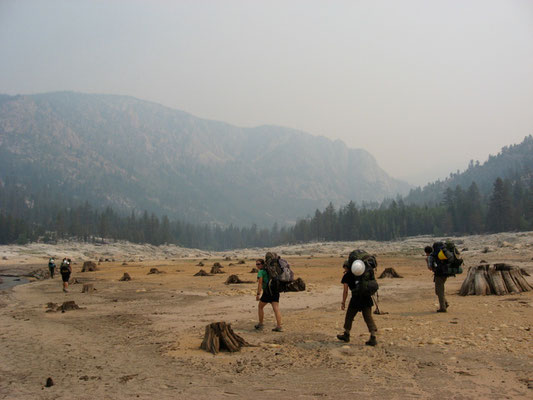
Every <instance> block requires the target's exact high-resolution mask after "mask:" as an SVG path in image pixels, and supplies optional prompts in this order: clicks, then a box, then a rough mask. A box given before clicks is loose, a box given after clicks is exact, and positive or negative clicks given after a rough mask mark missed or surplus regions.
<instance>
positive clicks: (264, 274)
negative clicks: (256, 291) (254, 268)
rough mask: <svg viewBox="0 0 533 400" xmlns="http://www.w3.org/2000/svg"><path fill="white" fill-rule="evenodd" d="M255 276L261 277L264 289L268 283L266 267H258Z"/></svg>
mask: <svg viewBox="0 0 533 400" xmlns="http://www.w3.org/2000/svg"><path fill="white" fill-rule="evenodd" d="M257 278H258V279H259V278H263V290H265V289H266V288H267V285H268V272H267V271H266V269H260V270H259V272H258V273H257Z"/></svg>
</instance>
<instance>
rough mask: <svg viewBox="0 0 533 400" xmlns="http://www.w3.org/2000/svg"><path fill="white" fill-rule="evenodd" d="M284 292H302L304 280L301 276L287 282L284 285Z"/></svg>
mask: <svg viewBox="0 0 533 400" xmlns="http://www.w3.org/2000/svg"><path fill="white" fill-rule="evenodd" d="M285 291H286V292H304V291H305V282H304V281H303V279H302V278H298V279H295V280H293V281H292V282H289V283H287V286H286V287H285Z"/></svg>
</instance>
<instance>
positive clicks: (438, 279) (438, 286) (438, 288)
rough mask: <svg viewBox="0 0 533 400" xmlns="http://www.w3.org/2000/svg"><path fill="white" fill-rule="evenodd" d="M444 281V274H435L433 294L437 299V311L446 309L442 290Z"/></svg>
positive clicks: (444, 295)
mask: <svg viewBox="0 0 533 400" xmlns="http://www.w3.org/2000/svg"><path fill="white" fill-rule="evenodd" d="M445 282H446V277H445V276H435V294H436V295H437V297H438V299H439V309H438V310H437V311H439V312H445V311H446V294H445V291H444V283H445Z"/></svg>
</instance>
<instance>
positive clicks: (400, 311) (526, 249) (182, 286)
mask: <svg viewBox="0 0 533 400" xmlns="http://www.w3.org/2000/svg"><path fill="white" fill-rule="evenodd" d="M456 240H457V241H458V242H460V243H461V244H460V245H459V248H460V249H461V248H468V249H469V250H468V251H465V252H464V256H465V260H466V264H467V266H472V265H477V263H479V261H480V260H481V259H484V260H486V261H488V262H497V261H506V262H509V263H511V264H514V265H518V266H520V267H522V268H524V269H525V270H526V271H528V272H529V273H530V274H532V275H533V261H532V257H533V234H532V233H522V234H501V235H491V236H469V237H463V238H456ZM432 241H433V239H432V238H427V237H425V238H422V237H418V238H410V239H407V240H404V241H398V242H388V243H376V242H357V243H327V244H311V245H302V246H291V247H282V248H277V249H275V250H277V251H278V252H280V253H281V254H283V255H286V258H287V259H288V260H289V261H290V262H291V264H292V266H293V269H294V271H295V273H296V275H297V276H300V277H302V278H303V279H304V281H305V282H306V283H307V286H308V290H307V291H306V292H300V293H286V294H282V298H281V309H282V314H283V325H284V332H282V333H275V332H272V331H271V330H270V329H269V328H271V327H273V326H274V321H273V315H272V311H271V309H267V312H266V325H267V328H268V329H266V330H265V331H263V332H257V331H255V330H254V328H253V325H254V323H255V322H256V312H257V311H256V309H257V302H256V301H255V287H256V286H255V284H253V283H252V284H240V285H225V284H224V281H225V280H226V278H227V276H228V275H229V274H230V273H231V274H232V273H235V274H238V275H239V277H240V278H241V279H243V280H252V281H253V280H255V275H254V274H251V273H250V272H249V271H250V270H251V268H252V267H253V266H254V262H253V260H254V258H256V257H259V256H262V255H264V252H265V249H247V250H243V251H238V252H237V251H235V252H226V253H208V252H201V251H198V250H191V249H181V248H177V247H172V246H166V247H162V248H153V247H151V246H134V245H130V244H125V243H118V244H110V245H103V246H89V245H83V244H73V243H64V244H60V245H57V246H46V245H31V246H22V247H21V246H9V247H0V258H6V259H2V260H0V275H1V274H2V273H6V271H11V272H13V271H15V272H17V271H18V272H20V271H23V270H27V269H33V268H34V267H35V266H36V265H42V266H43V267H44V266H46V261H47V257H48V256H50V255H55V256H56V257H57V258H60V257H63V256H70V257H71V258H72V259H73V260H74V261H75V262H76V264H75V265H74V273H73V277H75V278H77V279H78V280H79V281H81V282H88V283H93V284H94V286H95V288H96V289H97V290H96V292H95V293H93V294H82V293H81V286H82V285H81V284H76V285H72V286H71V288H70V292H69V293H63V292H62V291H61V283H60V279H58V278H55V279H53V280H51V279H46V280H42V281H36V282H32V283H30V284H26V285H20V286H17V287H15V288H13V289H11V290H7V291H4V292H2V294H1V295H0V326H1V329H0V338H1V340H0V360H1V363H0V398H5V399H17V398H20V399H26V398H28V399H29V398H31V399H34V398H39V399H73V398H74V399H94V398H101V399H131V398H142V399H147V398H158V399H159V398H162V399H166V398H168V399H175V398H187V399H203V398H211V399H217V398H243V399H245V398H246V399H247V398H252V397H253V398H258V399H271V398H303V399H305V398H335V399H344V398H354V397H362V398H384V399H393V398H402V399H405V398H433V397H435V398H456V399H467V398H468V399H469V398H482V399H501V398H510V399H519V398H532V397H533V346H532V340H531V339H532V330H531V329H532V328H533V292H528V293H523V294H519V295H509V296H486V297H474V296H470V297H460V296H458V295H457V294H456V292H457V290H458V289H459V287H460V285H461V283H462V280H463V278H464V276H465V274H463V275H462V276H460V277H457V278H455V279H454V278H451V279H450V280H449V281H448V284H447V293H448V301H449V302H450V303H451V307H450V311H449V312H448V313H446V314H437V313H435V310H436V308H437V301H436V300H437V299H436V296H435V295H434V293H433V283H432V280H431V274H430V273H429V271H427V270H426V268H425V263H424V258H423V255H422V251H421V249H422V248H423V245H424V244H425V243H430V242H432ZM353 248H366V249H369V250H370V251H372V252H374V253H376V254H377V256H378V263H379V267H378V273H380V272H381V271H383V269H384V268H387V267H393V268H394V269H395V270H396V271H397V272H398V273H400V274H401V275H402V276H403V278H402V279H382V280H380V281H379V282H380V287H381V288H380V292H379V293H380V297H379V298H380V302H379V307H380V309H381V310H382V311H384V312H387V314H384V315H376V316H375V320H376V323H377V325H378V328H379V332H378V341H379V344H378V346H377V347H375V348H371V347H367V346H365V345H364V341H365V340H366V339H367V335H368V333H367V332H366V327H365V325H364V322H363V321H362V318H361V316H360V315H358V316H357V317H356V321H355V324H354V330H353V332H352V341H351V342H350V343H349V344H345V343H341V342H338V341H337V339H336V338H335V335H336V334H337V333H340V332H341V331H342V324H343V317H344V312H343V311H341V310H340V300H341V293H342V288H341V285H340V283H339V282H340V279H341V267H340V266H341V264H342V260H343V259H342V258H341V255H346V254H347V252H348V251H349V250H350V249H353ZM485 248H487V250H485ZM485 251H487V252H485ZM226 257H230V258H231V260H226V259H225V258H226ZM99 258H103V259H104V260H105V258H108V259H109V260H113V259H114V260H115V261H108V262H105V261H104V262H102V263H101V264H100V265H99V266H98V267H99V270H98V271H96V272H86V273H81V272H80V271H81V265H82V261H84V260H88V259H92V260H98V259H99ZM239 260H244V262H245V263H244V264H239V263H238V262H239ZM199 261H202V262H203V263H204V264H205V267H199V266H197V264H198V263H199ZM216 261H218V262H220V263H221V264H222V265H223V266H224V270H225V271H226V273H225V274H220V275H215V276H210V277H194V276H193V275H194V273H196V272H197V271H198V270H199V269H200V268H203V269H205V270H209V268H210V267H211V265H212V264H213V263H214V262H216ZM124 262H126V264H127V265H123V263H124ZM230 263H231V264H233V265H231V266H230V265H229V264H230ZM153 267H156V268H158V269H159V270H160V271H162V272H164V273H161V274H152V275H148V272H149V270H150V268H153ZM124 272H128V273H129V274H130V275H131V276H132V281H129V282H120V281H119V278H120V277H121V276H122V275H123V273H124ZM527 279H528V281H529V282H530V283H533V280H532V278H531V277H527ZM66 300H74V301H75V302H76V303H77V304H78V305H79V306H80V307H82V308H81V309H79V310H73V311H67V312H65V313H61V312H57V313H51V312H46V310H47V309H46V304H47V303H48V302H54V303H59V304H61V303H62V302H63V301H66ZM216 321H226V322H230V323H231V324H232V326H233V328H234V330H235V331H236V332H237V333H238V334H240V335H241V336H242V337H243V338H245V339H246V340H247V341H248V342H250V343H251V344H253V345H255V346H254V347H246V348H243V349H242V350H241V351H240V352H238V353H234V354H228V353H220V354H218V355H216V356H215V355H212V354H209V353H206V352H204V351H202V350H200V349H199V346H200V343H201V341H202V338H203V333H204V327H205V325H207V324H208V323H211V322H216ZM48 377H51V378H52V379H53V381H54V386H52V387H48V388H47V387H44V384H45V382H46V379H47V378H48Z"/></svg>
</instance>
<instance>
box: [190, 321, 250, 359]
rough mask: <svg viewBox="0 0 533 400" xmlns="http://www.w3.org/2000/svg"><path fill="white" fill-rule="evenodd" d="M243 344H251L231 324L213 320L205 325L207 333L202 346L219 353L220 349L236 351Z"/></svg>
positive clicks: (204, 348) (203, 348)
mask: <svg viewBox="0 0 533 400" xmlns="http://www.w3.org/2000/svg"><path fill="white" fill-rule="evenodd" d="M243 346H250V344H249V343H247V342H246V340H244V339H243V338H242V337H240V336H239V335H237V334H236V333H235V332H233V329H231V324H227V323H225V322H213V323H212V324H209V325H207V326H206V327H205V335H204V340H203V342H202V344H201V345H200V348H201V349H202V350H205V351H209V352H211V353H213V354H217V353H218V352H219V351H220V350H227V351H229V352H232V353H233V352H236V351H239V350H240V349H241V347H243Z"/></svg>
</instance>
